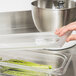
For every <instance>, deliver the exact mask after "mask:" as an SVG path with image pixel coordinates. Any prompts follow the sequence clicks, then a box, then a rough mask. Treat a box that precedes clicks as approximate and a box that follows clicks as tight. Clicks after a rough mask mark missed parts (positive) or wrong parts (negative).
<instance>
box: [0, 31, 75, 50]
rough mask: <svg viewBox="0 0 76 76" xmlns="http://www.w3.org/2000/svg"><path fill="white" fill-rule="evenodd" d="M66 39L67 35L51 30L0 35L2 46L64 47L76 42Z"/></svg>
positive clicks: (8, 47)
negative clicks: (56, 33)
mask: <svg viewBox="0 0 76 76" xmlns="http://www.w3.org/2000/svg"><path fill="white" fill-rule="evenodd" d="M65 39H66V37H58V36H56V35H55V34H53V33H50V32H47V33H24V34H8V35H0V48H2V49H18V48H25V49H50V48H51V49H52V48H53V49H59V48H60V49H62V48H68V47H71V46H73V45H75V43H76V41H72V42H69V43H65ZM64 43H65V45H64Z"/></svg>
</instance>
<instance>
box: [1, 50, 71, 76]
mask: <svg viewBox="0 0 76 76" xmlns="http://www.w3.org/2000/svg"><path fill="white" fill-rule="evenodd" d="M0 57H1V60H0V72H1V73H4V74H10V75H14V76H20V75H21V76H25V75H27V76H36V75H38V76H47V75H49V76H51V75H62V74H64V73H65V72H66V70H67V68H68V65H69V63H70V61H71V55H70V53H59V52H57V51H48V50H20V51H19V50H11V49H10V50H0Z"/></svg>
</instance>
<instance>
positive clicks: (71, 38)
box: [66, 34, 76, 42]
mask: <svg viewBox="0 0 76 76" xmlns="http://www.w3.org/2000/svg"><path fill="white" fill-rule="evenodd" d="M71 40H76V34H73V35H70V36H69V37H68V38H67V39H66V41H67V42H69V41H71Z"/></svg>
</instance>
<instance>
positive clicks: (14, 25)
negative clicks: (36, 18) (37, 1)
mask: <svg viewBox="0 0 76 76" xmlns="http://www.w3.org/2000/svg"><path fill="white" fill-rule="evenodd" d="M31 28H35V26H34V23H33V20H32V15H31V11H17V12H0V35H1V34H11V33H24V32H27V31H28V29H30V31H31V32H33V31H36V30H35V29H33V30H31ZM28 32H29V31H28Z"/></svg>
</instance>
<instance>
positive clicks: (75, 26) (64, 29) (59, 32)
mask: <svg viewBox="0 0 76 76" xmlns="http://www.w3.org/2000/svg"><path fill="white" fill-rule="evenodd" d="M73 30H76V22H72V23H70V24H68V25H66V26H64V27H62V28H60V29H57V30H56V32H55V34H57V35H58V36H63V35H64V34H65V33H66V32H68V31H73Z"/></svg>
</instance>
